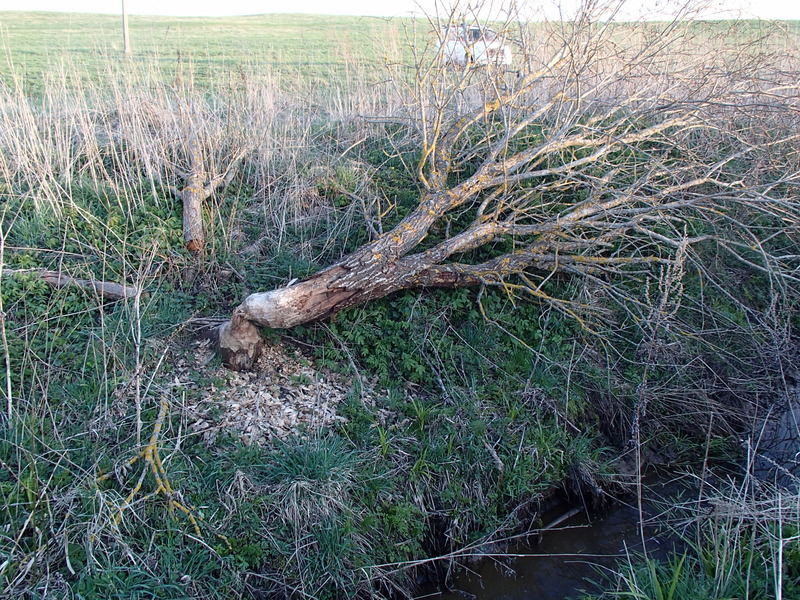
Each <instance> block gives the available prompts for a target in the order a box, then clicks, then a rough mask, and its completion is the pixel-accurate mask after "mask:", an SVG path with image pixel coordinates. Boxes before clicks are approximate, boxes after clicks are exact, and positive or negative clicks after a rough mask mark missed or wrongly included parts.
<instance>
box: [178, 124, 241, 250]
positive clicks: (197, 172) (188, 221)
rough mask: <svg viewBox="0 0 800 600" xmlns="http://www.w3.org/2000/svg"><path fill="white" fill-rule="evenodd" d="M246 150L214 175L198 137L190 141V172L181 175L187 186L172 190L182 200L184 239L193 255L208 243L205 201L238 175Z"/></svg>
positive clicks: (181, 172) (193, 137)
mask: <svg viewBox="0 0 800 600" xmlns="http://www.w3.org/2000/svg"><path fill="white" fill-rule="evenodd" d="M242 156H243V153H242V154H240V155H239V156H238V157H236V158H235V159H234V160H232V161H231V163H230V165H229V166H228V168H227V169H226V170H225V173H223V174H222V175H216V176H213V175H211V174H209V173H208V171H207V170H206V167H205V160H204V157H203V151H202V148H201V145H200V143H199V141H198V140H197V137H196V136H194V135H193V136H192V139H191V140H190V141H189V171H188V172H184V171H180V172H179V173H178V174H179V175H180V176H181V177H182V178H183V179H184V181H185V182H186V185H185V186H184V187H183V188H182V189H177V188H175V189H173V193H174V194H175V195H176V196H177V197H178V198H180V199H181V202H182V203H183V242H184V245H185V246H186V249H187V250H189V251H190V252H192V253H193V254H199V253H200V252H202V250H203V248H204V247H205V245H206V235H205V228H204V226H203V203H204V202H205V201H206V200H207V199H208V198H209V197H210V196H211V195H212V194H213V193H214V192H216V191H217V190H218V189H220V188H222V189H224V188H225V187H227V186H228V185H229V184H230V182H231V180H232V179H233V178H234V177H235V176H236V171H237V170H238V168H239V161H240V160H241V158H242Z"/></svg>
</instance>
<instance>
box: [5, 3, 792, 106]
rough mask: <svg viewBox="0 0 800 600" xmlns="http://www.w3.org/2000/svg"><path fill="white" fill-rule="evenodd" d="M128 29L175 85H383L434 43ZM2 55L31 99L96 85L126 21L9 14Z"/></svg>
mask: <svg viewBox="0 0 800 600" xmlns="http://www.w3.org/2000/svg"><path fill="white" fill-rule="evenodd" d="M129 24H130V38H131V46H132V49H133V52H132V55H131V57H130V59H131V60H132V61H134V62H135V63H138V64H139V65H146V66H148V67H150V66H153V67H157V68H158V69H159V70H160V71H161V72H162V73H163V74H165V75H167V76H169V75H170V74H171V73H172V72H173V71H174V69H175V68H176V66H177V64H178V62H179V60H180V62H181V63H183V65H184V67H191V68H190V72H191V73H193V74H194V76H195V77H199V78H201V79H203V78H208V77H209V76H210V75H212V74H216V75H220V74H224V73H230V72H232V71H236V70H238V69H239V68H242V67H247V68H249V70H250V72H252V69H253V68H254V67H255V68H256V69H263V70H264V71H265V72H269V73H270V74H271V75H273V76H275V77H278V78H283V79H284V80H293V79H296V78H303V79H304V80H306V81H308V80H309V79H310V80H312V81H313V80H315V79H317V80H319V81H320V82H328V81H333V80H336V79H338V78H341V77H342V76H343V75H346V74H348V72H350V71H354V70H357V72H359V73H365V72H366V73H370V72H371V71H373V70H374V75H375V78H379V77H380V76H381V75H380V70H381V67H382V66H383V65H384V63H385V59H386V58H387V57H388V58H389V60H393V59H397V58H398V57H402V60H406V61H408V62H409V63H410V56H408V47H409V43H408V42H409V39H410V38H411V36H412V33H411V32H412V31H413V30H414V28H415V27H417V28H418V29H417V37H416V41H417V43H420V42H422V43H425V42H427V41H429V40H430V39H431V35H430V33H429V26H428V24H427V22H425V21H422V20H420V21H417V22H416V23H415V22H414V21H413V20H411V19H401V18H395V19H383V18H377V17H334V16H321V15H300V14H267V15H252V16H244V17H218V18H211V17H152V16H131V17H130V19H129ZM654 26H655V27H658V25H657V24H654ZM621 27H622V28H623V29H624V27H625V25H624V24H622V25H621ZM694 27H696V28H697V32H698V33H701V35H703V33H702V32H705V34H711V35H714V36H719V35H720V34H721V37H722V38H729V37H730V36H731V35H733V36H734V37H736V38H737V39H738V38H742V39H747V40H749V41H751V42H752V41H753V40H759V42H758V43H759V44H760V45H761V47H762V48H763V47H764V46H769V47H771V48H772V49H773V50H776V51H777V52H778V53H780V50H781V48H783V46H784V45H785V44H787V43H790V42H788V41H787V40H790V39H797V36H798V34H800V22H798V21H787V22H782V23H780V24H777V25H776V24H773V23H765V22H756V21H749V22H742V23H736V24H734V23H733V22H731V21H721V22H716V23H711V22H697V23H696V24H695V25H694ZM781 30H786V31H788V32H789V33H790V35H789V36H785V35H783V34H782V31H781ZM0 52H1V53H2V57H0V79H7V78H8V77H9V76H10V75H11V74H12V73H13V74H16V75H17V76H19V77H21V78H22V80H23V81H24V83H25V87H26V90H27V91H29V92H33V93H35V92H36V91H37V90H38V89H40V88H41V83H42V78H43V76H44V74H45V73H47V72H49V71H53V70H54V69H57V68H59V67H60V66H61V65H62V64H63V65H66V66H67V67H68V70H69V71H70V72H71V73H73V74H75V73H80V74H81V76H82V77H89V78H90V79H95V78H97V77H102V73H103V72H104V70H105V68H106V67H107V65H108V64H109V63H110V64H115V63H121V61H122V60H123V59H124V55H123V53H122V20H121V18H120V17H119V16H117V15H96V14H90V15H86V14H69V13H42V12H37V13H34V12H0ZM76 66H77V67H78V69H75V68H74V67H76Z"/></svg>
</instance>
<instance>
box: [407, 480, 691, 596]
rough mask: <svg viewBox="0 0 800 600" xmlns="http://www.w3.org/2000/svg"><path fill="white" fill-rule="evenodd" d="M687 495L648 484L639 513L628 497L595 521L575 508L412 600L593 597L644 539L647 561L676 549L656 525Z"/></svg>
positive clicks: (678, 487)
mask: <svg viewBox="0 0 800 600" xmlns="http://www.w3.org/2000/svg"><path fill="white" fill-rule="evenodd" d="M687 489H688V488H687V486H686V485H683V484H682V483H680V482H677V481H674V480H666V479H655V478H652V477H651V478H649V479H648V480H647V483H646V484H645V486H644V494H643V498H644V502H643V503H642V506H641V509H640V506H639V503H638V502H637V500H636V498H635V497H634V498H632V499H630V501H628V502H619V501H615V502H614V503H613V504H612V505H611V506H610V507H609V508H608V509H607V510H606V511H605V512H604V513H603V514H602V515H599V516H590V515H589V514H587V512H585V511H584V510H580V509H577V510H576V509H573V510H570V511H566V512H564V513H563V514H562V515H561V516H558V517H556V516H553V515H549V516H550V518H551V519H554V520H556V521H557V524H556V525H555V526H552V527H548V528H547V529H546V530H545V531H543V532H542V533H541V535H538V536H536V537H535V538H528V539H526V540H524V541H520V542H519V543H517V544H512V545H511V546H510V547H508V548H507V549H505V551H504V555H505V556H498V557H496V558H492V557H490V558H484V559H481V560H480V561H479V562H478V563H477V564H468V565H467V566H466V567H467V568H465V569H461V570H459V571H458V572H457V573H456V574H455V575H454V576H453V577H451V579H450V582H449V586H450V590H449V591H441V590H426V591H425V592H423V593H421V594H420V595H419V596H417V598H426V599H431V600H490V599H491V600H564V599H567V598H579V597H580V596H581V594H582V593H584V591H585V592H592V591H594V592H597V591H598V589H597V588H595V587H594V586H593V585H592V582H596V581H601V580H602V577H603V576H602V571H603V569H604V568H612V567H614V565H615V564H617V562H618V561H619V560H622V559H624V558H625V557H626V555H627V554H634V553H641V552H642V550H643V543H642V540H643V539H644V543H645V544H646V550H647V552H648V555H649V556H651V557H653V558H661V559H663V558H666V557H667V555H668V554H670V553H671V552H673V551H675V550H678V549H679V544H680V542H679V541H678V540H677V538H676V537H675V536H672V535H670V534H669V532H668V531H665V530H663V528H661V527H660V526H659V525H658V524H659V523H661V522H662V521H663V520H664V511H665V510H666V509H667V508H668V506H669V505H670V504H672V503H674V502H677V501H679V500H680V501H685V500H686V498H687V497H688V491H687ZM562 510H564V509H562ZM565 516H566V517H567V518H565V519H564V518H563V517H565ZM562 519H563V520H562ZM641 519H643V523H644V527H643V533H644V536H643V535H642V529H640V526H639V523H640V520H641ZM544 522H545V523H547V518H545V519H544Z"/></svg>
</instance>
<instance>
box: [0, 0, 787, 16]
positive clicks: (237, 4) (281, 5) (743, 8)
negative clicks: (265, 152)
mask: <svg viewBox="0 0 800 600" xmlns="http://www.w3.org/2000/svg"><path fill="white" fill-rule="evenodd" d="M436 1H437V0H224V1H222V2H220V1H219V0H125V2H126V4H127V8H128V13H129V14H131V15H173V16H232V15H248V14H262V13H287V12H290V13H310V14H337V15H364V16H384V17H394V16H408V15H410V14H412V12H414V11H419V10H420V8H421V9H423V10H426V11H428V12H430V11H431V9H432V7H433V5H434V4H435V2H436ZM443 1H445V2H446V1H447V0H439V2H443ZM476 1H479V0H473V2H472V3H473V4H474V3H475V2H476ZM578 1H579V0H533V2H530V4H537V5H540V6H542V10H543V13H542V14H546V15H547V16H549V17H550V18H553V17H554V16H555V15H557V14H558V10H557V6H558V4H559V2H561V4H563V6H564V7H566V8H567V9H569V7H571V6H574V5H575V4H576V3H577V2H578ZM677 1H678V0H644V1H643V0H631V2H629V4H630V5H631V6H637V7H638V6H640V5H642V4H647V3H649V4H651V5H653V6H656V7H662V8H663V7H665V6H669V5H675V4H676V3H677ZM448 3H449V2H448ZM483 3H484V4H494V5H499V4H501V3H502V0H483ZM708 4H709V5H712V10H711V11H710V12H708V13H706V14H708V15H709V16H716V15H719V16H720V17H723V18H726V17H727V18H732V17H742V18H754V17H755V18H762V19H800V0H710V1H709V2H708ZM121 5H122V0H0V10H41V11H56V12H89V13H119V12H120V11H121ZM566 12H569V11H568V10H567V11H566Z"/></svg>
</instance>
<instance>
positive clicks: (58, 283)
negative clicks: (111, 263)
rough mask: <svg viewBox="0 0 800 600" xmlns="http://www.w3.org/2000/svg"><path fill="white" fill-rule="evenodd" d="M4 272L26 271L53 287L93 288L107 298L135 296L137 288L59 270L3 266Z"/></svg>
mask: <svg viewBox="0 0 800 600" xmlns="http://www.w3.org/2000/svg"><path fill="white" fill-rule="evenodd" d="M3 273H4V274H12V275H13V274H17V273H26V274H33V275H36V276H37V277H39V278H40V279H42V280H43V281H45V282H47V283H49V284H50V285H52V286H53V287H55V288H63V287H67V286H77V287H82V288H87V289H91V290H94V291H95V292H96V293H97V294H98V295H100V296H102V297H103V298H107V299H109V300H126V299H128V298H133V297H135V296H136V293H137V290H136V288H134V287H131V286H128V285H122V284H119V283H113V282H109V281H97V280H94V279H77V278H75V277H72V276H70V275H67V274H66V273H62V272H60V271H48V270H47V269H8V268H3Z"/></svg>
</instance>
